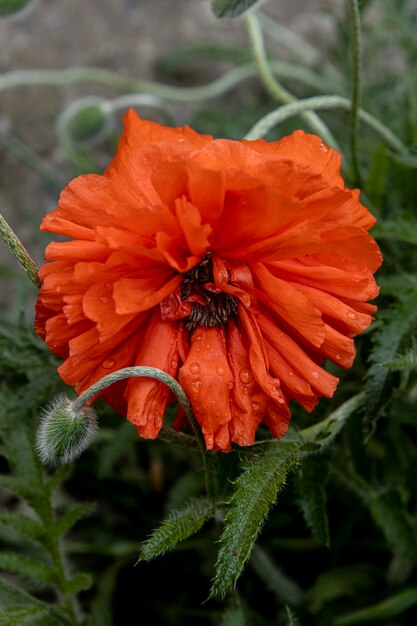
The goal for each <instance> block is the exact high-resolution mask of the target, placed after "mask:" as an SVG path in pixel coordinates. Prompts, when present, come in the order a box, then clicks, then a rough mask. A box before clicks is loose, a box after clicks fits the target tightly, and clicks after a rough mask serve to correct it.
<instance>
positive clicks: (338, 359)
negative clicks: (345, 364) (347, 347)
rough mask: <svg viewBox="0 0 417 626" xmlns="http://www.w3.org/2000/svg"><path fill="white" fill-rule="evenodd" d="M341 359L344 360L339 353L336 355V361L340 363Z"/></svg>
mask: <svg viewBox="0 0 417 626" xmlns="http://www.w3.org/2000/svg"><path fill="white" fill-rule="evenodd" d="M341 358H342V357H341V356H340V354H339V353H337V354H336V355H335V359H336V361H340V359H341Z"/></svg>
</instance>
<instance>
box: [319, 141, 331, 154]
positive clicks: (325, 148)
mask: <svg viewBox="0 0 417 626" xmlns="http://www.w3.org/2000/svg"><path fill="white" fill-rule="evenodd" d="M320 150H321V151H322V152H328V151H329V148H328V147H327V146H325V145H324V143H321V144H320Z"/></svg>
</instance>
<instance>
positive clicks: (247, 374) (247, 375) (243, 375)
mask: <svg viewBox="0 0 417 626" xmlns="http://www.w3.org/2000/svg"><path fill="white" fill-rule="evenodd" d="M239 378H240V380H241V381H242V383H251V382H252V381H253V374H252V372H251V370H250V369H248V368H247V367H244V368H243V369H241V370H240V372H239Z"/></svg>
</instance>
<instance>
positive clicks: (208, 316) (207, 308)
mask: <svg viewBox="0 0 417 626" xmlns="http://www.w3.org/2000/svg"><path fill="white" fill-rule="evenodd" d="M211 285H213V288H210V286H211ZM214 289H215V288H214V276H213V261H212V258H211V254H210V253H208V254H207V255H206V256H205V257H204V259H203V260H202V261H201V263H199V264H198V265H196V266H195V267H193V268H192V269H191V270H188V272H185V274H184V279H183V283H182V285H181V289H180V296H181V300H182V301H185V300H187V299H188V298H190V297H192V296H197V297H198V298H199V300H200V302H191V312H190V314H189V316H188V317H186V318H184V322H185V327H186V328H187V329H188V330H191V331H193V330H195V328H196V327H197V326H205V327H206V328H213V327H214V326H223V325H224V324H226V323H227V321H228V320H229V319H230V318H231V317H235V316H236V315H237V308H238V300H237V299H236V298H235V297H233V296H231V295H229V294H228V293H225V292H224V291H220V292H216V291H215V290H214ZM201 301H202V302H201Z"/></svg>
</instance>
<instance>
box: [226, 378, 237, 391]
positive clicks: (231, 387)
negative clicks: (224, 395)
mask: <svg viewBox="0 0 417 626" xmlns="http://www.w3.org/2000/svg"><path fill="white" fill-rule="evenodd" d="M227 386H228V388H229V389H233V387H234V386H235V383H234V382H233V381H232V380H231V381H230V383H227Z"/></svg>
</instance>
